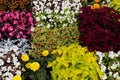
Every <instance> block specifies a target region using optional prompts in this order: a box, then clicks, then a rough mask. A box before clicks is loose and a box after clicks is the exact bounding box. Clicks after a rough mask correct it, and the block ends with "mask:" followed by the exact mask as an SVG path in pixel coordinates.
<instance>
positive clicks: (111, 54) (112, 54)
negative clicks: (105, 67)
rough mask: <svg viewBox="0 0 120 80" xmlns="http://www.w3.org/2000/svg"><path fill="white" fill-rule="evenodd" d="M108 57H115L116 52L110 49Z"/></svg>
mask: <svg viewBox="0 0 120 80" xmlns="http://www.w3.org/2000/svg"><path fill="white" fill-rule="evenodd" d="M108 57H110V58H111V59H114V58H115V55H114V52H113V51H110V52H109V55H108Z"/></svg>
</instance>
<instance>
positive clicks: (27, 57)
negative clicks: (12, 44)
mask: <svg viewBox="0 0 120 80" xmlns="http://www.w3.org/2000/svg"><path fill="white" fill-rule="evenodd" d="M21 59H22V61H24V62H26V61H28V60H29V56H28V55H27V54H22V57H21Z"/></svg>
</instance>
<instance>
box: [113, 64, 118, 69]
mask: <svg viewBox="0 0 120 80" xmlns="http://www.w3.org/2000/svg"><path fill="white" fill-rule="evenodd" d="M118 66H119V63H113V64H112V66H111V69H116V68H117V67H118Z"/></svg>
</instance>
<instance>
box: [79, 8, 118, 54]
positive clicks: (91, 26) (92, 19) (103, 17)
mask: <svg viewBox="0 0 120 80" xmlns="http://www.w3.org/2000/svg"><path fill="white" fill-rule="evenodd" d="M81 10H82V13H79V15H78V20H79V23H78V28H79V31H80V33H81V35H80V38H79V40H80V43H81V42H83V43H84V45H86V46H87V47H88V49H89V50H90V51H95V50H97V51H102V52H107V51H115V52H116V51H119V50H120V44H119V43H120V27H119V26H120V22H119V19H120V14H117V13H116V12H115V11H114V10H113V9H112V8H108V7H103V8H100V9H91V8H90V7H83V8H82V9H81Z"/></svg>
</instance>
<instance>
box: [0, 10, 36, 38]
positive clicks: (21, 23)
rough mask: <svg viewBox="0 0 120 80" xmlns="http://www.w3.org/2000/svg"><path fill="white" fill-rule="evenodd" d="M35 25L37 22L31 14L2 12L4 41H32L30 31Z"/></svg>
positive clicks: (0, 15)
mask: <svg viewBox="0 0 120 80" xmlns="http://www.w3.org/2000/svg"><path fill="white" fill-rule="evenodd" d="M35 25H36V21H35V19H34V18H33V16H32V14H31V13H30V12H27V11H22V12H19V11H16V12H0V32H1V36H2V39H7V38H14V39H15V38H26V39H31V31H30V30H31V28H33V27H34V26H35ZM0 40H1V38H0Z"/></svg>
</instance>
